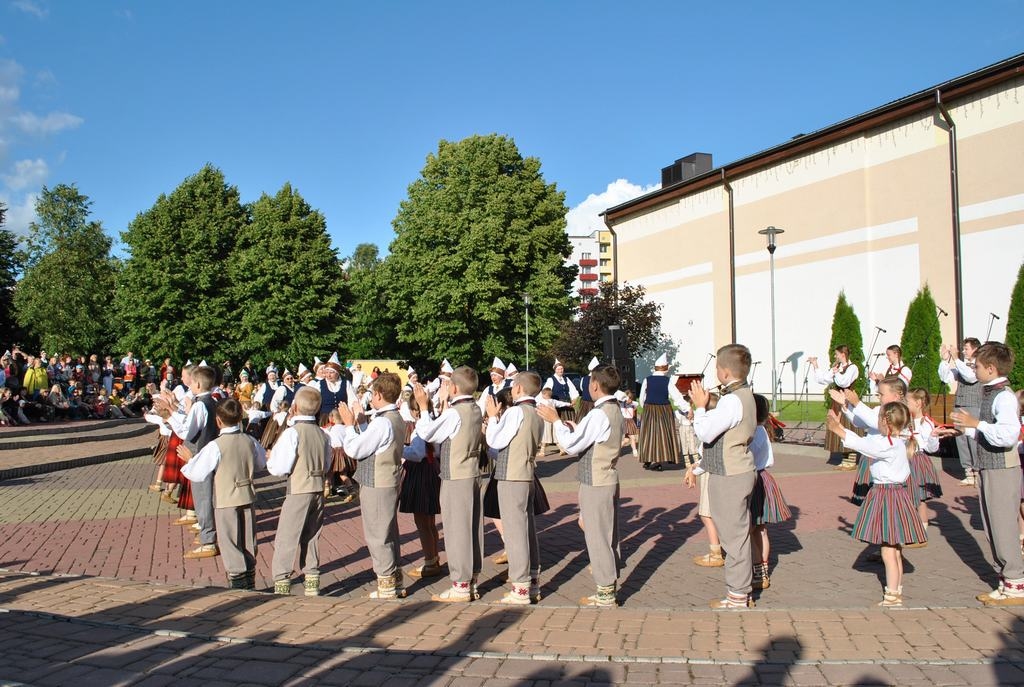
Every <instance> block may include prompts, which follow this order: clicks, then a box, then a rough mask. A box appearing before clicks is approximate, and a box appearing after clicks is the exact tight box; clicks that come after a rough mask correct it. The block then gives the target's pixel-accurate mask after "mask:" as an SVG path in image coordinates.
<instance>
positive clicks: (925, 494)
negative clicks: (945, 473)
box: [910, 451, 942, 501]
mask: <svg viewBox="0 0 1024 687" xmlns="http://www.w3.org/2000/svg"><path fill="white" fill-rule="evenodd" d="M910 483H911V484H912V485H913V496H914V498H915V499H916V500H918V501H927V500H928V499H937V498H938V497H940V496H942V487H941V486H940V485H939V473H938V471H937V470H936V469H935V464H934V463H933V462H932V459H931V457H930V456H929V455H928V454H927V453H925V452H924V451H918V452H917V453H915V454H914V457H913V458H911V459H910Z"/></svg>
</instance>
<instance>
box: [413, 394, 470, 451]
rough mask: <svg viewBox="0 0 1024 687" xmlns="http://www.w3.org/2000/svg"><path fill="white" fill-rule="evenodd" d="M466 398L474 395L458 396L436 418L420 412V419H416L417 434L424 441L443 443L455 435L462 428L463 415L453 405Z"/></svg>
mask: <svg viewBox="0 0 1024 687" xmlns="http://www.w3.org/2000/svg"><path fill="white" fill-rule="evenodd" d="M464 398H468V399H472V398H473V397H472V396H466V395H462V396H456V397H455V398H453V399H451V400H450V401H449V402H448V407H447V408H445V411H444V412H443V413H441V414H440V415H439V416H438V417H437V419H436V420H431V419H430V418H429V417H428V416H427V414H426V413H420V419H419V420H417V421H416V434H417V435H418V436H420V437H422V438H423V440H424V441H430V442H433V443H437V444H439V443H441V442H443V441H446V440H447V439H450V438H452V437H453V436H455V435H456V434H457V433H458V431H459V429H461V428H462V417H461V416H460V415H459V412H458V411H457V410H456V409H455V408H454V407H452V406H453V405H454V403H455V402H456V401H461V400H462V399H464Z"/></svg>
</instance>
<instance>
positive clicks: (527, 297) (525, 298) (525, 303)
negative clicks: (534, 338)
mask: <svg viewBox="0 0 1024 687" xmlns="http://www.w3.org/2000/svg"><path fill="white" fill-rule="evenodd" d="M523 310H524V311H525V313H526V369H527V370H529V369H530V294H528V293H526V292H525V291H524V292H523Z"/></svg>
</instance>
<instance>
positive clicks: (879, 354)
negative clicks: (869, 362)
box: [875, 330, 884, 360]
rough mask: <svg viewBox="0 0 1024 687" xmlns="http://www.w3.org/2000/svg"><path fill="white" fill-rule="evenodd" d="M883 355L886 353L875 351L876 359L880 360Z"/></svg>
mask: <svg viewBox="0 0 1024 687" xmlns="http://www.w3.org/2000/svg"><path fill="white" fill-rule="evenodd" d="M883 331H884V330H883ZM883 355H884V354H883V353H875V360H878V359H879V358H881V357H882V356H883Z"/></svg>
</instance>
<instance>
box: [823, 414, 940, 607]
mask: <svg viewBox="0 0 1024 687" xmlns="http://www.w3.org/2000/svg"><path fill="white" fill-rule="evenodd" d="M911 427H912V420H911V417H910V410H909V409H908V408H907V406H906V404H904V403H902V402H898V401H895V402H889V403H886V404H885V405H883V406H882V407H881V409H880V411H879V413H878V431H879V433H878V434H872V435H869V436H866V437H859V436H857V435H856V434H854V433H853V432H852V431H850V430H847V429H846V428H845V427H843V425H842V423H841V421H840V419H839V414H838V413H836V412H835V411H829V414H828V429H829V431H830V432H834V433H835V434H838V435H839V437H840V438H842V439H843V446H845V447H846V448H848V449H850V450H853V451H857V452H858V453H860V454H861V455H862V456H863V457H864V458H866V459H867V460H869V461H870V462H871V479H872V485H871V489H870V490H869V491H868V494H867V497H866V498H865V499H864V505H863V506H861V508H860V512H858V513H857V519H856V520H855V521H854V523H853V531H852V532H850V535H851V536H852V537H854V538H855V539H860V540H861V541H863V542H868V543H870V544H879V545H881V547H882V562H883V563H884V564H885V590H884V593H883V595H882V601H881V603H879V604H878V605H879V606H883V607H889V606H902V605H903V555H902V552H901V551H900V548H901V547H902V546H903V545H904V544H912V543H914V542H921V541H927V540H928V535H927V534H926V533H925V531H924V528H923V527H921V518H920V517H919V516H918V513H917V509H916V508H915V507H914V501H913V499H912V498H911V496H910V489H909V488H908V487H909V482H910V457H911V456H912V455H913V454H914V452H915V451H916V450H917V444H916V442H915V441H914V438H913V437H912V436H910V435H909V430H910V428H911ZM904 432H907V434H903V433H904Z"/></svg>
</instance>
